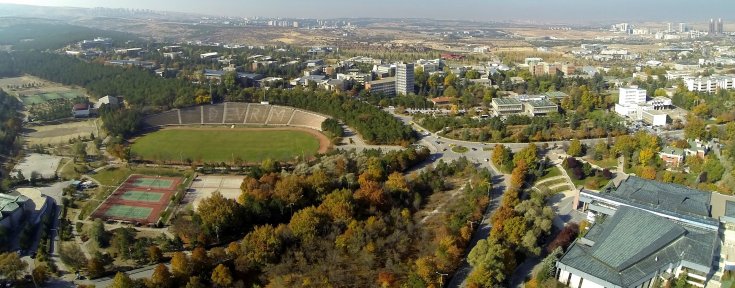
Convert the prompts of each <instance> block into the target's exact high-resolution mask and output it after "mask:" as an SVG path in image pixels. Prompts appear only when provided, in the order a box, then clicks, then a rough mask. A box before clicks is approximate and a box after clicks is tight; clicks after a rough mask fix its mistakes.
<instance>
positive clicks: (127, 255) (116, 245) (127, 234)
mask: <svg viewBox="0 0 735 288" xmlns="http://www.w3.org/2000/svg"><path fill="white" fill-rule="evenodd" d="M134 243H135V229H133V228H118V229H115V230H114V232H113V233H112V239H111V240H110V248H112V250H113V251H115V253H117V255H119V256H120V257H122V258H123V259H131V258H132V257H133V255H132V248H133V246H134Z"/></svg>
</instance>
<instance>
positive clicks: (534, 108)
mask: <svg viewBox="0 0 735 288" xmlns="http://www.w3.org/2000/svg"><path fill="white" fill-rule="evenodd" d="M523 105H524V106H525V108H526V113H528V115H529V116H531V117H536V116H544V115H547V114H549V113H552V112H559V106H558V105H556V104H554V102H551V101H549V100H546V99H541V100H531V101H527V102H524V103H523Z"/></svg>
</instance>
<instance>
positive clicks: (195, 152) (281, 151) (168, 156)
mask: <svg viewBox="0 0 735 288" xmlns="http://www.w3.org/2000/svg"><path fill="white" fill-rule="evenodd" d="M325 142H326V143H325ZM328 145H329V140H328V139H326V137H325V136H324V135H322V134H319V133H318V132H316V131H310V130H309V129H299V128H262V129H258V128H234V129H230V128H224V127H223V128H189V127H186V128H168V129H164V130H160V131H156V132H152V133H149V134H146V135H144V136H142V137H140V138H138V139H135V141H134V143H133V145H132V152H133V155H134V156H135V157H138V158H142V159H146V160H154V161H186V160H187V159H189V160H192V161H204V162H227V163H232V162H233V160H235V159H237V158H239V159H241V160H243V161H245V162H261V161H263V160H265V159H272V160H292V159H293V158H294V157H296V156H302V155H304V156H306V157H309V156H312V155H314V154H316V153H317V152H318V151H319V152H325V151H326V148H327V147H328Z"/></svg>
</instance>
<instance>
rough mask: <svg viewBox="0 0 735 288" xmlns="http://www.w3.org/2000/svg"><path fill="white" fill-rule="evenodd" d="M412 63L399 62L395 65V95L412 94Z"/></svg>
mask: <svg viewBox="0 0 735 288" xmlns="http://www.w3.org/2000/svg"><path fill="white" fill-rule="evenodd" d="M413 73H414V71H413V63H407V64H404V63H401V64H398V65H396V95H398V94H403V95H408V94H413V84H414V80H415V78H414V75H413Z"/></svg>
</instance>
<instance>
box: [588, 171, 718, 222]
mask: <svg viewBox="0 0 735 288" xmlns="http://www.w3.org/2000/svg"><path fill="white" fill-rule="evenodd" d="M600 194H601V195H603V194H608V195H609V196H615V197H616V198H621V199H626V200H629V201H630V202H633V203H636V204H640V205H644V206H648V207H650V208H654V209H659V210H664V211H668V212H674V213H680V214H684V215H690V216H700V217H710V200H711V199H710V198H711V197H712V193H710V192H706V191H702V190H697V189H692V188H689V187H686V186H682V185H677V184H670V183H662V182H658V181H652V180H645V179H642V178H638V177H633V176H631V177H628V179H626V180H625V181H623V182H622V183H620V185H618V187H617V188H613V189H610V191H609V192H606V193H605V191H603V193H600Z"/></svg>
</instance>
